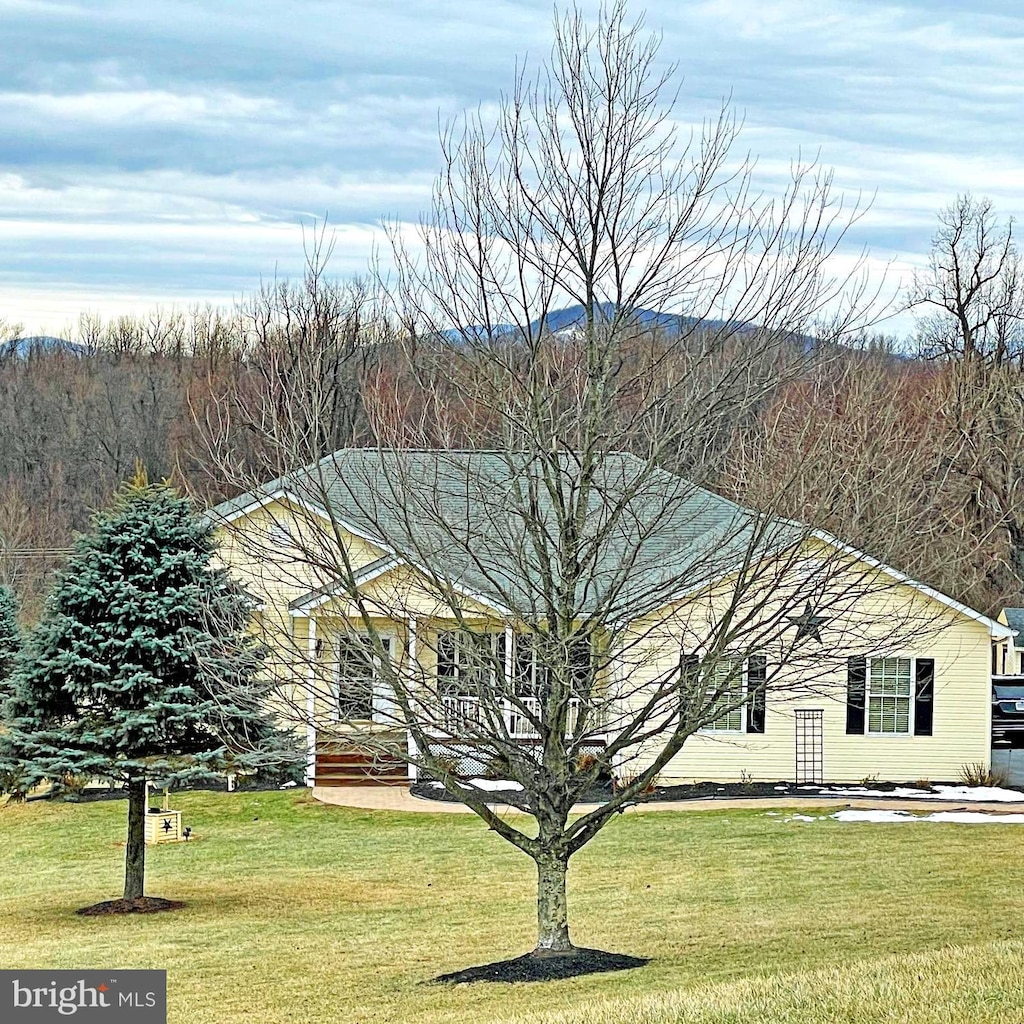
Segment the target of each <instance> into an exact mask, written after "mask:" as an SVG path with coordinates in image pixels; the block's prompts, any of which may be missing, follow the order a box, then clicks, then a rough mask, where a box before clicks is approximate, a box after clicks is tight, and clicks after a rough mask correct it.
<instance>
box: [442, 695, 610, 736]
mask: <svg viewBox="0 0 1024 1024" xmlns="http://www.w3.org/2000/svg"><path fill="white" fill-rule="evenodd" d="M581 703H582V702H581V701H580V700H579V699H578V698H572V699H571V700H570V701H569V707H568V714H567V716H566V734H567V735H571V734H572V733H573V732H574V731H575V729H576V725H577V723H578V721H579V715H580V707H581ZM500 708H501V716H502V719H503V721H504V723H505V728H506V730H507V731H508V734H509V736H511V737H512V738H513V739H537V738H538V735H539V733H538V732H537V729H536V728H535V727H534V725H533V723H532V722H531V721H530V717H529V716H531V715H532V716H533V717H534V718H538V717H539V716H540V700H539V698H537V697H520V698H518V699H517V701H515V702H513V701H511V700H507V699H506V700H503V701H501V704H500ZM482 720H483V711H482V707H481V701H480V698H479V697H472V696H469V695H465V694H445V695H443V696H442V697H441V721H440V722H439V723H438V728H437V729H436V730H435V731H437V732H438V733H442V732H443V733H445V734H447V735H449V736H453V737H462V736H466V737H472V735H473V732H474V731H475V728H477V727H479V725H480V723H481V721H482ZM590 728H591V731H593V730H594V729H596V728H598V726H597V723H596V722H592V723H591V726H590Z"/></svg>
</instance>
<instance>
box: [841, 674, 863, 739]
mask: <svg viewBox="0 0 1024 1024" xmlns="http://www.w3.org/2000/svg"><path fill="white" fill-rule="evenodd" d="M867 681H868V660H867V658H847V659H846V731H847V733H848V734H850V735H861V736H862V735H863V734H864V704H865V702H866V698H867Z"/></svg>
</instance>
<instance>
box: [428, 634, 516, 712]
mask: <svg viewBox="0 0 1024 1024" xmlns="http://www.w3.org/2000/svg"><path fill="white" fill-rule="evenodd" d="M499 669H500V671H501V675H502V676H504V674H505V634H504V633H470V632H469V631H468V630H463V629H457V630H449V631H447V632H443V633H438V634H437V688H438V691H439V692H440V693H442V694H446V695H465V696H476V695H478V694H479V693H480V691H481V689H483V690H486V689H488V688H490V687H493V685H494V683H495V680H496V677H497V673H498V670H499Z"/></svg>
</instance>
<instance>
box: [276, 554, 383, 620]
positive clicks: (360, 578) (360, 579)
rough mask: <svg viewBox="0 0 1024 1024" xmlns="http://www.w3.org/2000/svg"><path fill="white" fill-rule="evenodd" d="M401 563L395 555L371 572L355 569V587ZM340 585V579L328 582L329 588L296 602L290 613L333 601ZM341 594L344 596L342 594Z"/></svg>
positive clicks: (306, 610) (376, 577)
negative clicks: (306, 599)
mask: <svg viewBox="0 0 1024 1024" xmlns="http://www.w3.org/2000/svg"><path fill="white" fill-rule="evenodd" d="M372 564H373V563H372V562H371V563H368V565H372ZM402 564H403V563H402V560H401V559H400V558H398V557H397V556H394V557H392V558H389V559H388V560H387V562H386V563H385V564H384V565H381V566H379V567H378V568H376V569H374V570H373V572H366V571H365V568H364V569H363V570H359V571H357V572H356V573H355V575H354V577H353V582H354V583H355V585H356V587H362V586H365V585H366V584H367V583H372V582H373V581H374V580H376V579H380V577H381V576H383V575H384V574H385V573H389V572H391V570H392V569H397V568H398V566H400V565H402ZM341 587H344V584H343V583H342V581H341V580H336V581H335V582H334V583H332V584H330V586H329V589H328V590H326V591H325V592H324V593H322V594H320V595H318V596H317V597H314V598H312V599H310V600H308V601H303V602H302V604H298V605H296V606H295V607H294V608H291V609H289V612H290V614H291V615H293V616H294V615H299V614H302V613H303V612H308V611H312V610H313V609H314V608H320V607H322V606H323V605H325V604H327V603H328V602H330V601H333V600H334V598H336V597H337V596H338V593H339V591H338V589H336V588H341ZM342 596H344V594H343V595H342Z"/></svg>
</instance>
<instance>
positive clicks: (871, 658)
mask: <svg viewBox="0 0 1024 1024" xmlns="http://www.w3.org/2000/svg"><path fill="white" fill-rule="evenodd" d="M924 660H926V661H931V662H932V664H933V669H932V671H933V672H934V662H935V659H934V658H926V659H924ZM878 661H909V662H910V693H909V694H908V695H907V698H906V699H907V701H908V702H909V703H908V707H909V709H910V710H909V712H908V714H907V730H906V732H903V731H902V730H899V729H894V730H893V731H892V732H890V731H888V730H885V729H880V730H877V731H875V732H872V730H871V697H872V693H871V666H872V664H873V663H874V662H878ZM917 662H918V657H917V655H916V654H878V655H874V654H869V655H868V656H867V657H866V658H865V665H864V735H865V736H887V737H893V738H896V739H903V738H910V739H913V738H914V737H915V736H917V733H916V732H915V727H916V725H917ZM932 685H933V686H934V677H933V683H932ZM874 696H875V697H876V698H877V699H878V700H882V699H884V698H885V697H892V698H893V699H894V700H902V699H903V698H902V697H900V695H899V694H882V693H876V694H874ZM932 713H933V714H934V711H933V712H932ZM934 728H935V726H934V722H933V723H932V730H933V732H934ZM854 735H856V734H854Z"/></svg>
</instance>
